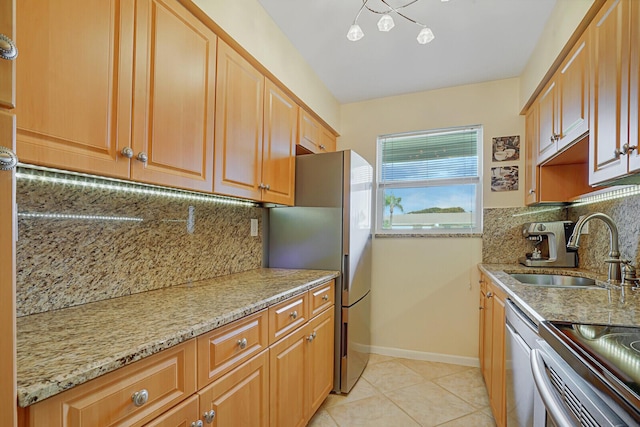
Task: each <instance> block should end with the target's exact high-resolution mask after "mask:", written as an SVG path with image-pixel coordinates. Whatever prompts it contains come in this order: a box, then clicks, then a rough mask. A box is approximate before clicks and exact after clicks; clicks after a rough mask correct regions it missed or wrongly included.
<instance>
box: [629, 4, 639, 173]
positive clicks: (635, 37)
mask: <svg viewBox="0 0 640 427" xmlns="http://www.w3.org/2000/svg"><path fill="white" fill-rule="evenodd" d="M630 8H631V9H630V11H631V25H630V27H631V55H630V58H631V63H630V67H629V69H630V70H631V75H630V76H629V139H628V142H629V145H631V146H635V147H636V148H635V149H634V150H632V151H631V152H630V153H629V155H628V156H629V172H638V171H640V149H638V147H640V2H637V1H632V2H631V6H630Z"/></svg>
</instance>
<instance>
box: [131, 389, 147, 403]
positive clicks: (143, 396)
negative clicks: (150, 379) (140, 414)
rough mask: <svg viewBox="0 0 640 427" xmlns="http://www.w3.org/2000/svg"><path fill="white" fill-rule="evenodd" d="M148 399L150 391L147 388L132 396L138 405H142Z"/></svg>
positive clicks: (132, 399)
mask: <svg viewBox="0 0 640 427" xmlns="http://www.w3.org/2000/svg"><path fill="white" fill-rule="evenodd" d="M148 400H149V392H148V391H147V390H145V389H142V390H140V391H136V392H135V393H133V395H132V396H131V401H132V402H133V404H134V405H136V406H142V405H144V404H145V403H147V401H148Z"/></svg>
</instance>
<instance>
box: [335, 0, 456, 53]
mask: <svg viewBox="0 0 640 427" xmlns="http://www.w3.org/2000/svg"><path fill="white" fill-rule="evenodd" d="M379 1H380V2H381V3H382V5H381V6H382V7H384V9H383V10H377V9H374V8H373V7H371V6H370V5H369V2H370V0H362V6H360V10H358V13H357V14H356V17H355V19H354V20H353V24H351V27H350V28H349V31H348V32H347V38H348V39H349V40H351V41H352V42H355V41H358V40H360V39H361V38H363V37H364V32H362V28H360V25H358V18H359V17H360V15H361V14H362V11H363V10H365V9H367V10H368V11H369V12H372V13H375V14H377V15H382V16H381V17H380V20H379V21H378V29H379V30H380V31H384V32H387V31H390V30H391V29H392V28H393V27H394V26H395V25H396V24H395V22H393V17H392V16H391V13H395V14H396V15H398V16H400V17H402V18H404V19H406V20H407V21H409V22H412V23H414V24H416V25H418V26H419V27H422V29H421V30H420V32H419V33H418V37H416V40H418V43H420V44H427V43H429V42H430V41H432V40H433V39H434V38H435V36H434V35H433V31H431V29H430V28H428V27H427V26H426V25H424V24H422V23H421V22H418V21H416V20H415V19H412V18H409V17H408V16H407V15H405V14H404V13H403V12H402V11H401V9H404V8H405V7H407V6H410V5H412V4H414V3H417V2H418V1H419V0H409V1H408V2H407V3H405V4H403V5H400V6H392V5H391V4H389V0H379ZM441 1H443V2H445V1H448V0H441Z"/></svg>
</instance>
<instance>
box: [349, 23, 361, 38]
mask: <svg viewBox="0 0 640 427" xmlns="http://www.w3.org/2000/svg"><path fill="white" fill-rule="evenodd" d="M363 37H364V33H363V32H362V28H360V25H358V24H353V25H352V26H351V27H350V28H349V32H347V38H348V39H349V40H351V41H352V42H355V41H358V40H360V39H361V38H363Z"/></svg>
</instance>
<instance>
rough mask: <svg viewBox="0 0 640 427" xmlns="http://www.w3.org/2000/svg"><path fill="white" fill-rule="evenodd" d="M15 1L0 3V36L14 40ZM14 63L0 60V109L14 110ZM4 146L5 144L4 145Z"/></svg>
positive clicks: (5, 0) (4, 0)
mask: <svg viewBox="0 0 640 427" xmlns="http://www.w3.org/2000/svg"><path fill="white" fill-rule="evenodd" d="M15 17H16V15H15V0H3V1H2V2H0V34H3V35H5V36H7V37H9V39H11V41H13V42H15V40H16V31H15V30H16V25H15V24H16V22H15ZM15 72H16V61H15V60H12V61H8V60H4V59H0V76H2V78H0V108H14V107H15V104H16V99H15V75H16V74H15ZM5 145H6V144H5Z"/></svg>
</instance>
